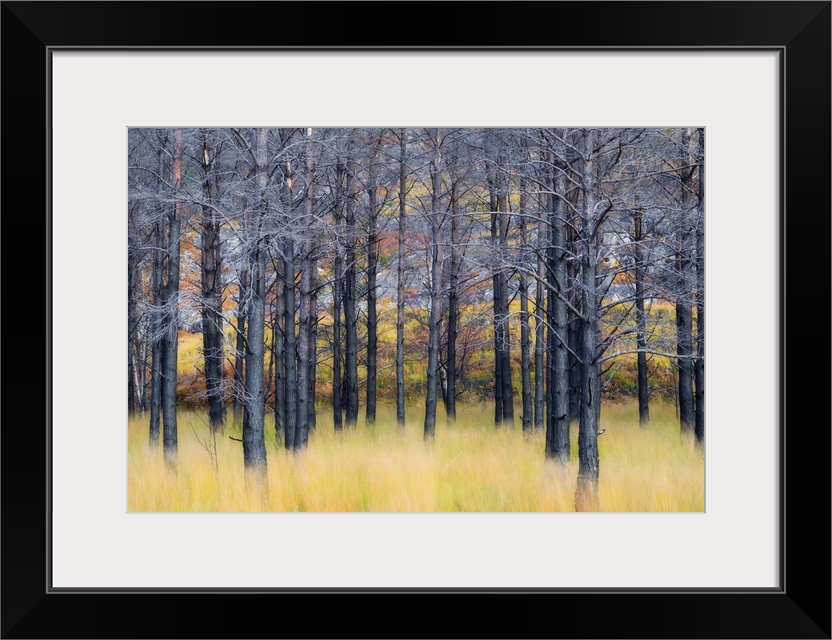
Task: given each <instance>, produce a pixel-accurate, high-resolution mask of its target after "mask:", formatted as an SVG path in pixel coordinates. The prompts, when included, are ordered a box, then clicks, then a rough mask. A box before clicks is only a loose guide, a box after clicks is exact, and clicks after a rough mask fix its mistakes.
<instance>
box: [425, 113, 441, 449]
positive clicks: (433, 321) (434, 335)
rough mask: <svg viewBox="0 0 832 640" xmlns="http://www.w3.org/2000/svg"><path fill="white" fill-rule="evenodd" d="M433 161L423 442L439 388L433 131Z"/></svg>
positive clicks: (430, 432)
mask: <svg viewBox="0 0 832 640" xmlns="http://www.w3.org/2000/svg"><path fill="white" fill-rule="evenodd" d="M432 137H433V144H434V148H433V158H432V159H431V163H430V175H431V211H430V247H429V248H428V249H429V255H430V312H429V315H428V370H427V389H426V392H425V434H424V437H425V440H432V439H433V438H434V436H435V434H436V404H437V400H438V389H439V384H438V383H439V322H440V319H441V318H440V311H441V305H442V260H441V257H440V243H441V237H440V232H441V222H440V215H439V188H440V185H441V182H440V180H441V174H440V171H441V167H440V165H441V155H440V152H439V144H440V141H439V131H438V130H437V129H434V130H433V134H432Z"/></svg>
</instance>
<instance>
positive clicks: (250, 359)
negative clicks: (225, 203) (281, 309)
mask: <svg viewBox="0 0 832 640" xmlns="http://www.w3.org/2000/svg"><path fill="white" fill-rule="evenodd" d="M259 244H260V242H259V241H255V247H254V249H253V252H252V255H251V258H250V263H249V264H250V269H251V295H250V296H249V300H248V305H247V316H248V333H247V334H246V376H245V378H246V379H245V385H246V395H245V406H246V417H245V420H244V421H243V461H244V464H245V466H246V467H248V468H255V469H263V470H265V468H266V440H265V426H264V422H265V394H264V389H263V373H264V367H263V364H264V355H265V353H264V352H265V328H266V326H265V325H266V301H265V270H266V259H265V249H264V248H263V247H261V246H257V245H259Z"/></svg>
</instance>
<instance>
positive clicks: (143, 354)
mask: <svg viewBox="0 0 832 640" xmlns="http://www.w3.org/2000/svg"><path fill="white" fill-rule="evenodd" d="M141 324H142V332H141V334H140V335H139V336H137V338H138V340H140V344H139V347H138V349H139V351H138V353H139V361H138V363H137V367H138V378H139V379H138V383H137V384H138V387H139V413H140V414H142V415H144V413H145V412H146V411H147V347H148V345H149V335H148V334H149V331H148V329H147V326H148V325H147V322H146V321H145V320H143V321H142V323H141Z"/></svg>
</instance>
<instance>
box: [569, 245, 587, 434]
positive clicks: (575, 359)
mask: <svg viewBox="0 0 832 640" xmlns="http://www.w3.org/2000/svg"><path fill="white" fill-rule="evenodd" d="M569 244H570V246H571V248H572V250H573V251H577V243H576V242H570V243H569ZM578 266H579V265H578V263H577V262H576V261H574V260H572V261H570V263H569V265H568V266H567V274H568V278H569V282H576V280H577V278H578ZM570 293H571V296H570V300H571V302H572V306H574V307H575V308H577V309H580V308H581V306H582V305H583V302H582V301H581V295H580V293H579V292H578V291H577V290H576V289H575V288H574V287H573V288H572V289H571V291H570ZM567 318H568V319H567V322H568V324H569V330H568V333H569V337H568V338H567V341H568V342H569V348H570V349H571V352H570V353H569V420H570V421H572V420H577V419H578V418H580V415H581V363H580V361H579V358H582V357H583V356H582V354H581V349H583V345H582V340H581V335H582V333H583V325H582V323H581V320H580V318H578V316H577V315H576V314H575V312H574V311H572V310H571V309H570V310H569V311H568V312H567Z"/></svg>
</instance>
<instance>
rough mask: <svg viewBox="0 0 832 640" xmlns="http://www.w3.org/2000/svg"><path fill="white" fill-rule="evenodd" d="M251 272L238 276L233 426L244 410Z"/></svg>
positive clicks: (239, 423) (239, 420)
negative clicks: (244, 374) (247, 300)
mask: <svg viewBox="0 0 832 640" xmlns="http://www.w3.org/2000/svg"><path fill="white" fill-rule="evenodd" d="M250 278H251V271H249V269H248V268H246V269H244V270H243V273H242V274H240V284H239V294H238V299H237V332H236V333H237V336H236V340H235V346H234V426H238V425H241V421H242V417H243V411H244V409H245V398H246V393H245V385H244V381H243V363H244V362H245V354H246V333H245V332H246V296H248V286H249V284H248V283H249V279H250Z"/></svg>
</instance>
